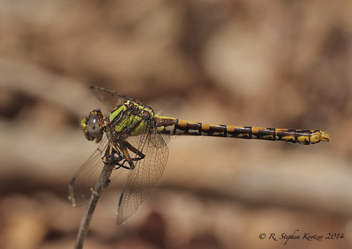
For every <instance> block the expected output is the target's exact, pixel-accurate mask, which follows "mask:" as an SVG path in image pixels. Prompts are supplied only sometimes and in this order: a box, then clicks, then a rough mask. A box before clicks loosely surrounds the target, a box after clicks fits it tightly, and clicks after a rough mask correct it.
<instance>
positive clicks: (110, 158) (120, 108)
mask: <svg viewBox="0 0 352 249" xmlns="http://www.w3.org/2000/svg"><path fill="white" fill-rule="evenodd" d="M91 91H92V93H93V95H94V96H95V97H96V98H97V99H98V100H99V101H100V102H102V103H103V104H104V105H106V106H107V107H109V108H110V110H111V111H110V113H109V114H108V115H106V116H104V115H103V113H102V111H101V110H99V109H96V110H93V111H91V112H90V114H89V115H88V116H87V117H84V118H82V120H81V128H82V130H83V132H84V135H85V137H86V139H87V140H89V141H95V142H97V143H100V145H99V147H98V148H97V150H96V151H95V152H94V153H93V154H92V156H91V157H90V158H89V159H88V160H87V161H86V162H85V163H84V164H83V165H82V166H81V168H80V169H79V170H78V171H77V172H76V173H75V175H74V176H73V178H72V180H71V182H70V184H69V191H68V192H69V194H68V197H69V200H70V202H71V205H72V206H74V207H77V206H82V205H84V204H86V203H87V202H88V201H89V199H90V196H91V195H92V192H93V187H94V185H95V182H96V181H97V180H98V176H99V172H100V171H101V170H102V168H103V166H109V167H112V168H113V170H112V173H111V178H113V177H115V176H113V175H118V174H119V173H121V172H122V171H124V170H125V171H127V172H128V174H127V177H126V180H125V182H124V185H123V189H122V192H121V195H120V199H119V203H118V211H117V224H122V223H124V222H125V221H126V219H128V218H129V217H130V216H132V215H133V214H134V213H135V212H136V211H137V209H138V207H139V206H140V205H141V204H142V202H143V201H144V200H145V199H146V198H147V196H148V195H149V193H150V191H151V189H152V188H153V187H154V186H155V184H156V183H157V182H158V180H159V179H160V177H161V176H162V174H163V172H164V169H165V166H166V163H167V160H168V156H169V150H168V147H167V142H168V141H169V137H170V136H175V135H176V136H178V135H191V136H215V137H228V138H243V139H263V140H270V141H284V142H289V143H298V144H304V145H309V144H316V143H319V142H320V141H324V142H328V141H330V136H329V134H327V133H326V132H323V131H321V130H307V129H279V128H264V127H250V126H234V125H220V124H208V123H201V122H192V121H186V120H182V119H178V118H173V117H167V116H161V115H157V114H156V113H155V111H154V110H153V109H152V108H151V107H149V106H148V105H145V104H143V103H141V102H140V101H138V100H135V99H133V98H130V97H128V96H126V95H123V94H121V93H119V92H115V91H109V90H105V89H103V88H100V87H97V86H91Z"/></svg>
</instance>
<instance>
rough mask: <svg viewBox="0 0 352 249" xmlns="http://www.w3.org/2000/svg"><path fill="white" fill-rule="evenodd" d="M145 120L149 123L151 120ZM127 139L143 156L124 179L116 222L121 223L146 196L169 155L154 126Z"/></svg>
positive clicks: (134, 210) (161, 172)
mask: <svg viewBox="0 0 352 249" xmlns="http://www.w3.org/2000/svg"><path fill="white" fill-rule="evenodd" d="M146 122H149V123H151V121H146ZM144 127H151V126H150V125H145V126H144ZM127 141H128V142H129V143H131V144H132V145H133V146H135V148H137V149H138V151H140V152H142V153H143V154H144V155H145V157H144V159H142V160H139V161H136V163H135V168H134V169H133V170H131V171H130V173H129V175H128V177H127V179H126V182H125V184H124V187H123V190H122V193H121V197H120V202H119V207H118V212H117V224H122V223H123V222H124V221H125V220H126V219H128V218H129V217H130V216H131V215H132V214H134V213H135V212H136V211H137V209H138V206H139V205H141V204H142V202H143V201H144V200H145V199H146V198H147V196H148V195H149V193H150V191H151V189H152V188H153V187H154V186H155V184H156V183H157V182H158V180H159V178H160V177H161V175H162V174H163V172H164V169H165V166H166V162H167V159H168V156H169V150H168V148H167V145H166V143H165V141H164V139H163V137H162V136H161V135H160V133H159V132H158V131H157V130H156V129H155V128H150V129H149V130H148V131H146V132H144V133H143V134H142V135H140V136H137V137H130V138H128V139H127ZM136 157H137V155H136Z"/></svg>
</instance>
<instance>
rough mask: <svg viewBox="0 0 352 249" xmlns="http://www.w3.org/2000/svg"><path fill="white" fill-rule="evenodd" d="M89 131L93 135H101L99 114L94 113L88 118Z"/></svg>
mask: <svg viewBox="0 0 352 249" xmlns="http://www.w3.org/2000/svg"><path fill="white" fill-rule="evenodd" d="M87 128H88V132H89V134H90V135H92V136H93V137H100V136H101V131H100V127H99V118H98V116H97V115H93V116H91V117H90V118H89V120H88V127H87Z"/></svg>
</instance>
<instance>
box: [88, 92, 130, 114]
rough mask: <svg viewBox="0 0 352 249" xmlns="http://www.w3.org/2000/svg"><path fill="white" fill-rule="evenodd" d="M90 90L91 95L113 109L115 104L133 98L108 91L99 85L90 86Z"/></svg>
mask: <svg viewBox="0 0 352 249" xmlns="http://www.w3.org/2000/svg"><path fill="white" fill-rule="evenodd" d="M90 90H91V91H92V93H93V95H94V96H95V97H96V98H97V99H98V100H99V101H100V102H101V103H103V104H104V105H106V106H107V107H108V108H109V109H111V110H112V109H114V108H115V107H116V106H117V105H121V104H122V103H123V102H125V101H126V100H132V101H135V100H133V99H132V98H130V97H128V96H126V95H123V94H121V93H119V92H114V91H109V90H106V89H104V88H101V87H97V86H91V87H90Z"/></svg>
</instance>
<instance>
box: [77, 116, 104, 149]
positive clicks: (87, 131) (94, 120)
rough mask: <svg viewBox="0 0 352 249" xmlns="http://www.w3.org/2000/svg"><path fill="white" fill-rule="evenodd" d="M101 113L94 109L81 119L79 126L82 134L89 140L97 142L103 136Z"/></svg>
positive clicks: (102, 117)
mask: <svg viewBox="0 0 352 249" xmlns="http://www.w3.org/2000/svg"><path fill="white" fill-rule="evenodd" d="M103 119H104V116H103V113H102V112H101V111H100V110H94V111H91V112H90V113H89V116H88V117H84V118H82V120H81V127H82V130H83V132H84V135H85V136H86V138H87V139H88V140H89V141H93V140H94V139H95V141H96V142H97V143H99V142H100V140H101V139H102V138H103V130H102V127H103Z"/></svg>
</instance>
